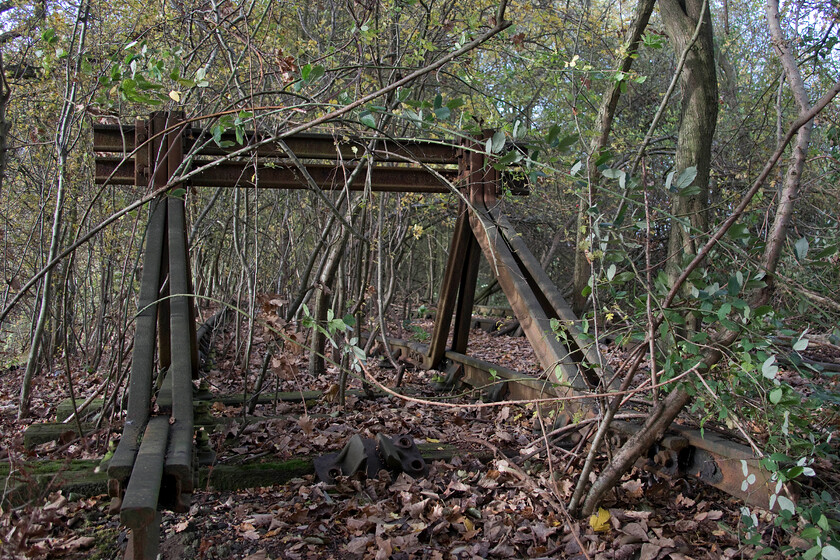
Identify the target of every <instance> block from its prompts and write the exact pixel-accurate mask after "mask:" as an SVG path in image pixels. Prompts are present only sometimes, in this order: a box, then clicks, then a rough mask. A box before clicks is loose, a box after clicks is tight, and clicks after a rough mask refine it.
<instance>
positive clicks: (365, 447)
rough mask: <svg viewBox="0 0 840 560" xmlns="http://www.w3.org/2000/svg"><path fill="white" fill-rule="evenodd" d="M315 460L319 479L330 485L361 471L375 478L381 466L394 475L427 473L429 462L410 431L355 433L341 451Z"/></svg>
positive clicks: (423, 474)
mask: <svg viewBox="0 0 840 560" xmlns="http://www.w3.org/2000/svg"><path fill="white" fill-rule="evenodd" d="M314 463H315V473H316V474H317V475H318V478H319V479H320V480H322V481H324V482H327V483H329V484H334V483H335V481H336V478H338V477H339V476H353V475H354V474H356V473H360V472H364V473H365V475H367V477H368V478H375V477H376V475H377V473H378V472H379V471H380V470H382V469H387V470H389V471H391V472H392V473H394V474H397V473H401V472H404V473H406V474H409V475H411V476H413V477H415V478H416V477H420V476H425V475H426V474H428V466H427V465H426V461H425V460H424V459H423V456H422V455H421V454H420V450H419V449H418V448H417V445H416V444H415V443H414V439H413V438H412V437H411V436H409V435H407V434H405V435H400V436H396V437H394V438H390V437H388V436H386V435H384V434H381V433H380V434H377V435H376V440H373V439H370V438H363V437H362V436H360V435H359V434H355V435H354V436H353V437H351V438H350V439H349V440H348V441H347V444H346V445H345V446H344V448H342V450H341V451H339V452H338V453H327V454H326V455H322V456H320V457H317V458H316V459H315V462H314Z"/></svg>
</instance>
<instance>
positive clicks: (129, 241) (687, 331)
mask: <svg viewBox="0 0 840 560" xmlns="http://www.w3.org/2000/svg"><path fill="white" fill-rule="evenodd" d="M507 22H509V23H510V25H507ZM0 27H2V33H0V56H2V58H0V69H2V72H0V75H2V84H0V246H1V247H2V255H3V257H2V259H0V280H2V282H0V309H2V316H0V376H2V377H4V378H7V379H4V381H3V383H4V384H5V383H7V380H12V379H14V381H15V383H16V384H17V385H16V387H15V392H16V393H18V394H19V397H18V398H17V399H16V400H15V401H14V402H5V403H3V404H2V407H3V411H4V414H6V415H11V414H14V415H16V416H17V417H18V418H20V419H21V420H23V419H26V418H29V417H31V416H32V415H33V413H35V414H36V415H37V411H36V410H33V408H32V406H31V403H32V398H33V393H35V394H37V386H38V384H39V383H41V381H40V380H43V379H56V378H57V379H59V380H60V381H61V385H62V386H63V387H64V390H65V391H66V394H65V396H78V397H79V398H83V397H84V396H86V395H75V392H74V391H75V389H74V380H76V381H75V383H77V384H78V383H81V381H80V380H81V379H84V378H85V376H95V377H96V379H97V380H101V382H99V383H98V384H97V387H98V390H99V391H100V392H101V394H103V395H105V396H108V395H110V396H111V401H110V402H112V404H113V406H112V408H111V409H110V410H109V411H106V413H105V414H104V415H103V417H108V415H109V414H110V415H111V416H110V417H111V418H115V417H117V416H118V411H119V404H120V402H121V398H122V395H123V394H124V390H125V379H126V372H127V370H128V365H129V361H130V353H131V344H132V332H133V325H132V318H133V315H134V313H135V312H136V304H135V301H136V296H137V289H138V287H139V269H140V268H139V267H140V263H139V257H138V255H139V251H140V249H141V247H142V244H143V236H144V228H145V222H146V218H147V208H146V206H145V205H144V204H143V203H142V202H143V200H144V197H147V195H148V190H147V189H146V188H145V187H143V186H138V187H123V186H113V185H104V186H98V185H95V184H94V183H93V178H92V177H93V170H92V166H93V159H94V154H93V152H92V148H91V142H92V134H91V126H92V125H93V124H95V123H106V124H116V123H120V122H121V123H131V122H132V121H133V119H134V118H135V117H138V116H147V115H148V114H149V113H150V112H152V111H159V110H167V111H174V110H177V111H184V113H185V115H186V118H188V119H191V120H193V122H194V123H195V124H196V125H198V126H202V127H205V128H206V129H207V130H209V131H210V132H211V135H212V136H213V137H214V138H213V139H209V141H212V140H215V141H217V142H218V141H220V138H221V134H222V133H223V132H226V131H230V130H233V131H235V132H237V134H238V135H243V134H245V132H246V131H248V130H254V129H258V130H260V131H261V132H262V133H263V134H265V135H272V134H274V135H281V134H282V133H283V131H287V130H289V129H292V128H295V127H305V126H309V125H311V124H312V123H313V122H314V121H315V119H317V118H319V117H323V116H324V115H329V114H331V113H335V112H338V113H340V114H337V116H335V118H332V119H330V120H329V121H328V122H326V123H325V124H321V125H320V126H319V127H317V129H314V130H318V131H322V132H324V131H326V132H331V133H334V134H336V135H337V137H341V136H342V135H347V134H364V135H369V136H378V137H413V136H418V137H425V138H436V139H440V140H441V141H453V139H457V138H459V137H463V136H466V135H479V134H481V133H482V131H488V130H489V131H490V134H491V135H492V137H491V141H490V143H489V144H488V145H487V147H486V149H487V151H488V153H490V154H492V155H494V156H495V157H497V158H498V160H497V165H499V166H502V167H504V166H513V167H515V168H516V170H517V171H516V172H518V173H522V174H524V175H527V176H528V178H529V179H530V181H531V194H530V196H528V197H515V196H510V197H508V199H507V200H506V203H505V204H506V213H507V215H508V216H510V219H511V221H512V222H513V224H514V226H515V227H516V228H517V230H518V231H519V232H520V233H522V234H523V235H524V237H525V238H526V240H527V243H528V245H529V247H531V248H532V250H533V251H534V253H535V254H536V255H537V257H538V258H539V259H540V260H541V262H542V263H543V265H544V267H545V268H546V270H547V271H548V272H549V274H550V275H551V277H552V278H553V279H554V280H555V282H556V284H557V285H558V286H559V287H561V289H563V290H564V291H565V293H566V294H567V295H568V296H569V300H570V301H571V302H572V303H573V307H574V308H575V310H576V312H578V313H579V314H580V316H581V318H582V320H583V325H584V327H585V329H587V331H588V332H589V333H591V335H592V338H593V343H595V342H597V341H602V342H603V341H606V340H609V341H614V342H615V343H616V344H618V345H621V346H622V347H623V348H627V349H631V351H630V353H629V356H628V358H627V360H626V364H625V369H624V370H622V371H621V372H620V373H622V376H623V378H625V379H628V380H632V379H633V378H634V374H636V373H637V372H639V371H641V372H645V375H646V376H648V377H650V379H651V383H652V384H653V385H657V384H660V383H665V382H667V381H668V380H669V379H671V378H675V377H678V382H675V383H672V384H665V385H664V386H662V387H661V388H658V389H654V390H650V391H648V392H645V393H644V394H643V397H644V398H645V399H647V401H648V403H649V404H650V406H652V407H654V410H656V411H657V413H656V414H653V415H651V419H650V420H649V422H648V424H647V425H646V429H645V430H643V431H642V432H641V435H640V437H639V439H638V441H635V442H629V443H628V444H627V445H626V446H625V447H624V448H622V450H620V451H617V452H616V454H615V455H614V456H613V457H612V461H610V462H609V464H608V466H606V467H604V468H600V467H599V468H598V469H596V470H597V472H598V477H597V478H598V481H597V482H595V483H594V484H593V486H592V488H591V489H586V488H584V487H585V486H586V484H582V485H581V486H580V492H576V493H575V497H574V498H573V499H572V500H571V502H572V503H571V504H570V505H571V509H572V510H573V511H578V510H580V511H583V512H584V513H587V514H588V513H591V512H593V511H594V510H595V508H596V506H597V504H598V501H599V499H600V498H601V497H602V496H603V494H604V492H606V491H607V490H609V489H610V488H611V487H613V486H614V485H615V484H616V481H617V480H618V478H617V477H620V476H621V475H622V474H623V473H624V472H626V471H627V469H628V468H629V466H630V465H631V464H632V461H633V460H634V459H635V457H636V456H637V455H638V453H639V452H640V451H641V450H642V449H643V448H644V447H645V446H646V445H649V443H650V441H652V440H654V439H655V438H656V437H657V434H661V430H662V429H664V427H666V426H667V425H668V424H669V423H670V422H671V421H672V420H673V418H674V417H675V416H676V415H677V414H679V413H680V412H682V411H684V410H690V413H691V416H692V417H693V418H694V419H695V420H696V421H697V422H699V423H701V425H702V423H705V422H712V423H719V424H720V425H725V426H727V427H728V428H729V429H731V430H732V431H733V432H737V433H739V434H740V435H741V436H742V437H745V438H746V439H747V440H749V441H750V442H751V443H752V444H753V445H754V446H755V448H756V450H757V451H758V452H760V453H762V454H763V455H764V456H765V457H766V463H767V466H768V468H770V469H771V470H773V472H775V473H777V477H778V478H779V480H782V481H786V480H795V479H804V478H807V477H814V476H815V473H816V472H817V471H815V468H816V467H817V466H821V468H823V469H824V470H825V472H826V473H828V472H833V471H834V469H833V467H832V465H833V464H834V461H836V459H837V455H836V453H837V448H836V443H835V438H836V430H837V427H838V416H837V409H836V406H837V403H838V399H840V394H838V390H837V384H836V379H835V377H834V376H835V375H836V373H837V371H836V369H834V370H833V369H832V367H831V362H832V359H834V358H836V357H837V354H838V352H840V328H838V326H837V325H838V317H840V303H838V302H840V266H838V265H840V262H838V259H840V256H838V243H840V222H838V219H840V216H838V203H837V201H838V198H840V190H839V189H840V187H838V184H839V183H838V179H840V175H838V173H839V172H840V161H838V157H840V126H838V106H837V104H836V102H834V101H833V97H834V95H836V94H837V93H838V91H840V84H838V81H837V80H838V76H839V75H840V58H838V56H840V55H839V54H838V52H839V51H838V48H837V43H838V40H840V39H839V38H838V31H839V30H840V4H838V3H837V1H836V0H832V1H831V2H823V1H820V2H808V1H794V2H785V3H784V4H782V5H781V6H780V5H779V4H778V3H777V2H776V1H774V0H771V1H769V2H767V4H766V5H765V4H763V3H760V2H750V1H747V2H738V3H732V4H730V3H729V2H728V1H727V0H723V1H722V2H721V1H718V0H715V1H712V2H708V3H707V2H703V1H701V0H685V1H677V0H659V2H653V1H650V0H641V1H640V2H638V3H634V2H624V1H620V0H619V1H612V0H607V1H602V0H583V1H577V0H567V1H550V0H547V1H543V0H535V1H532V2H519V1H512V2H509V3H506V4H504V5H503V6H499V5H496V4H489V3H483V2H480V1H479V2H455V1H454V0H393V1H392V0H383V1H377V0H370V1H365V0H352V1H351V0H348V1H341V0H335V1H331V0H315V1H311V2H297V1H294V0H288V1H284V2H268V1H262V0H253V1H248V2H240V3H234V2H229V1H221V2H217V1H215V0H211V1H209V2H191V1H184V2H182V1H178V0H172V1H163V2H160V3H156V4H153V5H150V4H148V3H144V2H131V1H123V2H118V3H113V2H111V3H106V2H98V1H95V0H91V1H85V2H83V3H81V4H78V5H77V4H71V3H66V2H65V3H57V2H51V1H48V0H40V1H37V2H29V1H26V0H20V1H9V2H3V3H0ZM485 35H487V37H486V40H481V41H479V40H477V39H479V38H482V37H483V36H485ZM473 41H474V42H475V44H471V42H473ZM459 50H463V51H464V52H463V54H461V55H459V56H457V57H454V59H453V60H451V61H450V62H448V63H446V64H442V65H439V66H438V67H436V68H434V69H433V71H429V72H425V73H422V72H421V73H418V76H417V77H416V79H414V80H412V81H410V82H409V83H405V84H404V85H402V86H401V87H392V88H388V86H389V85H390V84H394V83H396V82H398V81H399V80H402V79H404V78H406V77H407V76H409V75H411V74H412V73H413V72H415V71H417V70H418V69H421V68H428V67H429V66H430V65H433V64H434V63H435V62H436V61H439V60H441V59H442V58H443V57H445V56H447V55H450V54H451V53H454V52H456V51H459ZM380 91H381V92H382V94H381V95H378V96H375V97H373V96H371V94H372V93H374V92H380ZM368 96H370V97H368ZM360 101H363V102H360ZM505 140H508V141H515V142H516V146H519V147H512V146H513V144H511V143H510V142H508V143H507V144H505ZM368 156H369V154H361V153H360V154H359V157H362V158H363V157H368ZM242 157H244V158H246V159H247V158H253V157H255V156H251V155H249V154H247V153H246V154H243V155H242ZM179 194H183V193H179ZM185 194H186V196H187V205H188V211H189V213H190V235H189V239H190V244H191V258H192V271H193V274H194V285H195V291H196V294H197V295H198V296H199V297H198V299H197V301H198V305H199V307H200V309H202V311H203V314H205V315H206V314H208V313H210V311H212V310H215V309H216V308H217V307H218V306H219V305H220V304H222V305H223V304H226V303H229V302H235V303H236V305H237V306H238V307H239V308H240V309H241V310H242V311H244V313H243V314H237V318H236V321H237V324H238V326H240V327H241V329H239V330H237V333H239V332H241V333H242V334H241V336H239V335H238V336H237V337H236V340H235V341H234V343H233V348H234V353H235V356H236V360H235V365H236V367H238V368H240V369H247V365H248V364H251V363H252V361H253V360H252V356H251V352H252V345H253V344H254V338H255V329H258V325H257V323H258V316H259V314H260V313H261V312H262V311H263V310H264V309H266V308H268V309H271V310H272V314H273V317H274V318H275V319H276V321H277V323H276V324H277V325H279V326H281V327H283V328H285V326H286V325H299V324H300V321H301V320H302V319H306V320H308V321H314V322H319V321H320V322H321V324H325V322H326V321H328V320H332V319H333V318H335V317H346V316H347V315H348V314H349V315H351V316H354V321H353V322H354V324H355V325H356V328H363V327H364V328H365V329H366V330H369V329H375V328H384V329H386V330H388V329H389V328H390V327H389V326H388V325H400V324H403V325H404V326H405V325H409V324H410V321H411V319H413V318H415V317H417V316H418V313H422V312H423V311H424V310H425V309H428V308H431V307H433V306H434V305H435V304H436V297H437V291H438V288H439V285H440V281H441V279H442V277H443V269H444V266H445V263H446V256H447V247H448V244H449V241H450V238H451V232H452V225H453V223H454V220H455V217H456V214H457V211H458V205H457V199H456V197H454V196H451V195H439V196H437V195H435V196H431V195H425V196H420V195H412V194H404V195H397V194H388V195H384V194H379V195H371V194H370V193H360V194H354V195H352V196H349V197H348V196H346V195H345V193H341V192H337V193H318V192H312V191H311V190H298V191H281V190H273V191H269V190H258V189H247V188H242V189H216V190H211V189H189V190H188V191H187V192H186V193H185ZM483 266H484V268H482V272H481V274H480V277H479V290H478V292H479V293H481V292H482V289H484V288H487V292H488V293H489V294H488V296H487V299H486V301H487V302H489V303H491V304H503V303H504V296H503V295H501V294H500V293H499V292H495V293H494V292H493V290H492V288H493V284H494V283H493V280H492V274H491V273H490V270H489V267H487V266H486V265H483ZM266 306H267V307H266ZM310 310H311V312H310ZM380 319H381V320H380ZM347 322H348V323H351V321H349V320H348V321H347ZM310 324H311V323H310ZM561 327H562V325H558V331H559V330H561ZM290 332H291V330H290ZM304 334H305V333H304ZM417 336H418V337H422V333H417ZM316 338H317V337H316ZM320 344H323V341H321V343H320ZM317 349H318V348H317V347H316V350H317ZM808 352H811V353H810V354H809V353H808ZM313 356H315V358H316V359H313V360H311V361H310V363H309V368H310V372H315V373H318V372H319V370H321V371H322V370H323V369H324V367H325V365H324V363H323V360H319V359H318V358H317V353H316V354H313ZM260 357H261V356H260ZM345 360H347V358H346V359H345ZM347 363H348V362H347V361H345V364H347ZM780 367H781V369H780ZM13 374H14V375H15V376H14V377H12V376H13ZM246 375H247V372H246ZM82 384H83V385H84V383H82ZM619 401H620V399H615V400H613V401H610V405H609V406H607V405H606V404H605V408H604V409H603V412H604V415H605V416H606V417H610V415H611V414H615V412H616V411H615V410H612V412H611V413H610V412H608V411H607V409H610V408H613V407H612V405H613V404H614V405H615V407H617V406H618V404H619ZM599 443H600V442H597V443H596V444H595V445H594V446H593V448H594V449H597V448H598V444H599ZM102 445H103V446H104V445H105V442H103V443H102ZM103 451H104V448H103ZM586 464H587V465H589V464H590V463H589V462H587V463H586ZM583 468H584V470H585V469H587V468H591V465H590V466H589V467H583ZM585 473H586V474H585V475H584V476H583V477H581V479H582V480H586V479H588V471H586V470H585ZM821 476H822V475H821ZM823 478H824V480H822V482H821V484H820V485H817V486H816V488H817V489H816V490H814V492H813V493H807V492H806V493H805V495H804V501H803V502H801V504H802V505H799V504H798V505H796V506H794V505H793V503H792V502H790V503H788V502H789V500H787V499H786V498H784V496H782V497H781V498H780V500H787V501H784V506H783V507H782V512H781V514H780V515H779V517H778V519H777V521H776V522H775V523H776V526H778V527H781V528H782V529H784V530H785V531H788V532H789V533H790V534H796V535H799V536H800V538H802V539H804V542H806V543H807V546H805V547H804V548H803V550H804V551H805V552H804V554H805V555H806V557H810V558H814V557H819V556H820V555H821V556H822V557H825V558H840V551H838V541H837V532H836V531H837V523H838V517H837V508H836V504H835V502H834V499H833V498H832V496H833V495H836V484H837V483H838V480H840V479H838V478H837V476H836V473H835V474H834V475H830V474H825V476H824V477H823ZM584 491H586V492H588V493H586V494H584ZM587 496H588V497H587ZM781 504H782V502H781V501H780V505H781ZM750 516H751V514H750V512H749V510H747V511H746V513H745V519H746V520H747V521H746V522H745V523H748V522H749V520H750V519H752V518H754V516H753V517H752V518H751V517H750Z"/></svg>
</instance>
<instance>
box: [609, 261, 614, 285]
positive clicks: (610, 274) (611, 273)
mask: <svg viewBox="0 0 840 560" xmlns="http://www.w3.org/2000/svg"><path fill="white" fill-rule="evenodd" d="M613 278H615V264H611V265H610V267H609V268H608V269H607V282H612V280H613Z"/></svg>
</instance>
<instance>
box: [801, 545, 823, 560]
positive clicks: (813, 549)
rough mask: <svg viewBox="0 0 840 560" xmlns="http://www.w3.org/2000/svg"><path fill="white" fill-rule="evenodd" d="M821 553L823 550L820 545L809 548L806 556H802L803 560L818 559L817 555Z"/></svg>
mask: <svg viewBox="0 0 840 560" xmlns="http://www.w3.org/2000/svg"><path fill="white" fill-rule="evenodd" d="M821 552H822V548H820V545H817V546H814V547H811V548H809V549H808V550H807V551H806V552H805V554H803V555H802V558H803V560H813V559H814V558H816V557H817V554H819V553H821Z"/></svg>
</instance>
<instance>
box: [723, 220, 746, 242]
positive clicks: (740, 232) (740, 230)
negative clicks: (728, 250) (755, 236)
mask: <svg viewBox="0 0 840 560" xmlns="http://www.w3.org/2000/svg"><path fill="white" fill-rule="evenodd" d="M726 234H727V235H728V236H729V237H731V238H732V239H737V240H740V241H745V240H747V239H749V238H750V228H748V227H747V226H746V225H744V224H735V225H733V226H732V227H731V228H729V231H728V232H726Z"/></svg>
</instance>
